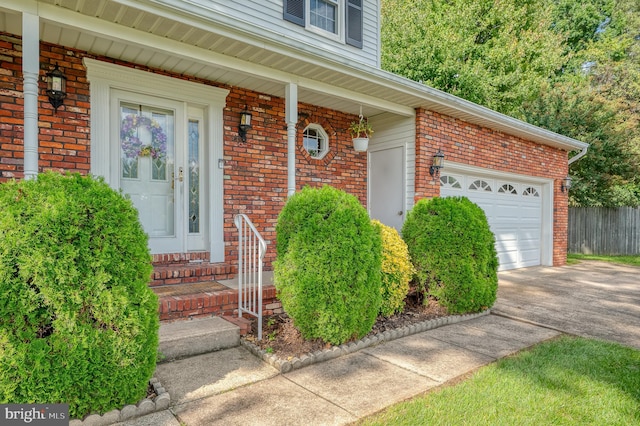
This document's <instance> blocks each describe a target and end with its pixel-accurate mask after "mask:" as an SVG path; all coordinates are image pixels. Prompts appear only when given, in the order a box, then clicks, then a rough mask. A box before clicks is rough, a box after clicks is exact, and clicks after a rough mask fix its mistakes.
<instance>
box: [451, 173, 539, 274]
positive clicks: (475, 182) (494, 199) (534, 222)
mask: <svg viewBox="0 0 640 426" xmlns="http://www.w3.org/2000/svg"><path fill="white" fill-rule="evenodd" d="M440 183H441V187H440V195H441V196H442V197H451V196H465V197H467V198H469V199H470V200H471V201H473V202H474V203H476V204H478V205H479V206H480V207H481V208H482V209H483V210H484V212H485V214H486V215H487V220H488V221H489V226H490V227H491V230H492V231H493V233H494V234H495V237H496V251H497V252H498V258H499V261H500V270H506V269H515V268H522V267H525V266H535V265H540V263H541V252H542V251H541V239H542V187H541V186H540V185H539V184H535V183H527V182H526V181H521V182H520V181H515V180H500V179H491V178H487V177H479V176H473V175H458V174H451V173H443V174H442V175H441V176H440Z"/></svg>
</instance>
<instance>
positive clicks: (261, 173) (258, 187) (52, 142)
mask: <svg viewBox="0 0 640 426" xmlns="http://www.w3.org/2000/svg"><path fill="white" fill-rule="evenodd" d="M40 49H41V51H40V61H41V71H40V87H39V89H40V96H39V111H38V113H39V117H38V120H39V127H40V131H39V155H40V161H39V171H44V170H50V169H51V170H67V171H73V172H75V171H77V172H81V173H87V172H88V171H89V169H90V100H89V84H88V82H87V79H86V70H85V68H84V66H83V65H82V59H83V58H84V57H90V58H94V59H98V60H102V61H105V62H110V63H116V64H118V65H122V66H128V67H131V68H136V69H141V70H145V71H152V72H159V73H160V72H161V73H162V74H164V75H169V76H171V77H174V78H180V79H183V80H189V81H195V82H199V83H202V84H206V85H211V86H218V87H224V88H227V89H229V90H230V94H229V96H228V98H227V104H226V108H225V110H224V159H225V170H224V194H225V197H224V236H225V237H224V238H225V242H226V243H225V244H226V248H225V251H226V254H225V257H226V259H227V261H229V262H231V263H235V261H236V259H237V253H236V247H235V246H236V241H237V232H236V229H235V227H234V225H233V216H234V215H235V214H237V213H245V214H247V215H248V216H249V217H250V218H251V220H252V221H253V222H254V223H255V225H256V227H257V228H258V229H259V230H260V232H261V233H262V234H263V237H264V238H265V240H267V242H268V243H269V245H270V246H269V249H268V254H267V256H268V257H267V261H268V263H270V261H271V260H273V258H274V257H275V223H276V219H277V215H278V213H279V212H280V210H281V209H282V207H283V205H284V203H285V201H286V199H287V184H288V182H287V129H286V122H285V113H284V110H285V101H284V99H283V98H278V97H272V96H269V95H265V94H261V93H256V92H251V91H247V90H243V89H241V88H235V87H234V88H230V87H226V86H223V85H219V84H216V83H215V82H211V81H204V80H201V79H196V78H192V77H188V76H184V75H173V74H171V73H167V72H164V71H158V70H153V69H150V68H147V67H143V66H140V65H136V64H131V63H123V62H121V61H117V60H114V59H111V58H105V57H97V56H93V55H91V54H89V53H87V52H82V51H78V50H73V49H66V48H64V47H61V46H55V45H50V44H47V43H41V44H40ZM21 52H22V46H21V39H20V38H19V37H16V36H12V35H8V34H0V65H1V67H0V107H1V108H0V118H1V120H0V181H6V180H8V179H11V178H14V177H15V178H22V177H23V176H24V174H23V171H24V169H23V157H24V154H23V117H24V115H23V102H22V55H21ZM55 64H57V65H58V66H59V68H60V70H61V71H62V72H63V73H64V74H65V76H66V77H67V98H66V99H65V101H64V105H63V106H61V107H60V108H59V109H58V111H57V113H54V110H53V107H52V106H51V105H50V104H49V101H48V98H47V97H46V94H45V90H46V80H45V76H46V73H47V72H48V71H50V70H52V69H53V67H54V65H55ZM245 105H246V106H247V108H249V109H250V110H251V112H252V114H253V117H252V118H253V120H252V126H253V128H252V129H251V130H250V131H249V132H248V134H247V142H246V143H245V142H242V141H241V140H240V137H239V136H238V124H239V120H240V111H242V110H243V109H244V107H245ZM298 108H299V112H300V121H299V123H298V126H297V130H298V132H297V151H296V186H297V189H301V188H302V187H303V186H305V185H310V186H321V185H324V184H327V185H332V186H335V187H337V188H340V189H344V190H345V191H347V192H349V193H351V194H353V195H355V196H356V197H358V199H359V200H360V201H361V202H362V203H363V204H364V205H366V201H367V200H366V195H367V186H366V171H367V155H366V153H356V152H355V151H354V150H353V146H352V142H351V137H350V136H349V134H348V132H347V128H348V126H349V123H350V122H351V121H353V120H356V119H357V116H354V115H349V114H344V113H341V112H338V111H333V110H329V109H326V108H319V107H316V106H312V105H305V104H300V105H299V107H298ZM310 123H318V124H321V125H322V126H323V127H324V129H325V130H326V132H327V134H328V136H329V147H330V148H329V153H328V154H327V156H326V157H325V158H324V159H322V160H314V159H312V158H311V157H309V155H308V154H307V153H306V151H305V150H304V149H303V148H302V131H303V130H304V128H305V127H306V126H307V125H308V124H310ZM212 167H217V164H214V165H212Z"/></svg>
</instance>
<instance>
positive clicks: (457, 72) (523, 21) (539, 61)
mask: <svg viewBox="0 0 640 426" xmlns="http://www.w3.org/2000/svg"><path fill="white" fill-rule="evenodd" d="M551 12H552V9H551V8H550V3H549V2H530V1H506V2H495V1H493V0H482V1H477V0H454V1H448V0H446V1H445V0H422V1H417V2H416V1H409V0H384V1H383V2H382V13H383V20H382V29H381V38H382V67H383V68H384V69H386V70H388V71H391V72H394V73H396V74H400V75H403V76H405V77H407V78H410V79H412V80H416V81H422V82H424V83H425V84H427V85H429V86H432V87H435V88H437V89H441V90H444V91H445V92H448V93H451V94H454V95H457V96H460V97H462V98H464V99H467V100H470V101H472V102H475V103H478V104H481V105H485V106H487V107H489V108H492V109H495V110H497V111H500V112H503V113H505V114H509V115H512V116H515V117H520V116H521V111H520V106H521V104H522V102H524V101H526V100H530V99H533V98H534V97H535V96H536V95H537V93H538V88H539V86H540V84H541V83H542V82H544V81H546V80H547V79H548V78H549V77H550V76H551V75H553V74H554V73H555V72H556V71H557V70H559V69H560V67H561V66H562V65H563V58H562V53H563V45H562V42H563V38H562V36H561V35H560V34H558V33H557V32H555V31H552V30H551V27H552V25H551V16H552V15H551Z"/></svg>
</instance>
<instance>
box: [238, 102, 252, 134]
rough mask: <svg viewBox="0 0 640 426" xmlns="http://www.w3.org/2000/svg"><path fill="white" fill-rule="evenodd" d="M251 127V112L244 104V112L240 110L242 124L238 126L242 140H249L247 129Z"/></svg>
mask: <svg viewBox="0 0 640 426" xmlns="http://www.w3.org/2000/svg"><path fill="white" fill-rule="evenodd" d="M249 129H251V112H249V110H248V109H247V106H246V105H245V106H244V109H243V110H242V112H240V126H239V127H238V135H240V139H242V142H246V141H247V131H248V130H249Z"/></svg>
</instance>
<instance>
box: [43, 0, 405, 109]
mask: <svg viewBox="0 0 640 426" xmlns="http://www.w3.org/2000/svg"><path fill="white" fill-rule="evenodd" d="M39 15H40V17H41V18H42V19H46V20H49V21H52V22H54V23H56V24H58V25H65V26H68V27H72V28H75V29H77V30H79V31H83V32H87V33H90V34H93V35H95V36H97V37H107V38H109V39H111V40H115V41H118V42H122V43H131V44H136V45H138V46H140V47H145V48H151V49H155V50H158V51H163V52H167V53H169V54H171V55H172V56H177V57H183V58H185V59H190V60H195V61H198V62H201V63H204V64H208V65H212V66H217V67H222V68H226V69H229V70H238V71H242V72H246V70H251V74H252V75H255V76H257V77H260V78H263V79H266V80H270V81H276V82H280V83H282V84H283V88H284V85H286V84H289V83H296V84H298V86H299V87H304V88H308V89H310V90H314V91H319V92H321V93H325V94H328V95H331V96H334V97H337V98H343V99H347V100H352V101H356V102H360V103H362V104H363V105H372V106H376V107H378V108H380V107H381V108H384V109H386V110H388V111H390V112H394V113H397V114H400V115H405V116H413V115H414V114H415V111H414V110H413V108H411V107H407V106H404V105H400V104H396V103H393V102H388V101H384V100H382V99H379V98H376V97H374V96H369V95H366V94H362V93H358V92H355V91H349V90H345V89H341V88H338V87H335V86H333V85H330V84H327V83H322V82H317V81H314V80H311V79H307V78H303V77H298V76H296V75H292V74H289V73H286V72H283V71H278V70H274V69H273V68H269V67H265V66H262V65H258V64H254V63H249V62H246V61H243V60H241V59H238V58H234V57H230V56H227V55H223V54H220V53H215V52H211V51H209V50H206V49H202V48H199V47H196V46H189V45H187V44H184V43H180V42H178V41H175V40H170V39H166V38H164V37H160V36H156V35H153V34H149V33H145V32H142V31H138V30H135V29H132V28H127V27H124V26H121V25H118V24H114V23H111V22H106V21H103V20H101V19H98V18H94V17H90V16H85V15H81V14H78V13H75V12H71V11H68V10H65V9H62V8H59V7H55V6H51V5H41V7H40V10H39ZM283 90H284V89H283Z"/></svg>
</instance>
